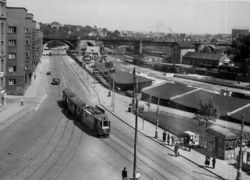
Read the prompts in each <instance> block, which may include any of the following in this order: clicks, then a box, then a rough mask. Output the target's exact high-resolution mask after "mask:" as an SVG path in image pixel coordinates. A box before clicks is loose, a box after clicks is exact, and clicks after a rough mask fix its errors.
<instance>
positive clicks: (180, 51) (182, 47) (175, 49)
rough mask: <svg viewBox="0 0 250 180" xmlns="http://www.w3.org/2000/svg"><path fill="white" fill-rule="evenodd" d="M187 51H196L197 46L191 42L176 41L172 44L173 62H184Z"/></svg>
mask: <svg viewBox="0 0 250 180" xmlns="http://www.w3.org/2000/svg"><path fill="white" fill-rule="evenodd" d="M187 52H195V46H194V44H192V43H191V42H176V43H174V45H173V46H172V53H171V54H172V57H171V63H174V64H182V57H183V56H184V55H185V54H186V53H187Z"/></svg>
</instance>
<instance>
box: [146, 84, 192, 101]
mask: <svg viewBox="0 0 250 180" xmlns="http://www.w3.org/2000/svg"><path fill="white" fill-rule="evenodd" d="M194 89H195V88H192V87H187V86H185V85H181V84H175V83H164V84H161V85H159V86H155V87H152V88H147V89H146V90H143V91H142V92H143V93H145V94H149V95H151V96H153V97H159V98H161V99H166V100H169V99H170V98H171V97H173V96H176V95H180V94H183V93H186V92H189V91H192V90H194Z"/></svg>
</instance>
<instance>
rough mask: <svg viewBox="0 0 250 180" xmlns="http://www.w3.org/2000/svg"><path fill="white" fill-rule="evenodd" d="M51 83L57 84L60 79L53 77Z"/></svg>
mask: <svg viewBox="0 0 250 180" xmlns="http://www.w3.org/2000/svg"><path fill="white" fill-rule="evenodd" d="M51 84H52V85H58V84H60V79H59V78H53V79H52V82H51Z"/></svg>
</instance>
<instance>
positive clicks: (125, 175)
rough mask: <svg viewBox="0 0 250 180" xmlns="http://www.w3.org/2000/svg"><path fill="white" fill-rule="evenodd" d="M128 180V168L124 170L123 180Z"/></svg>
mask: <svg viewBox="0 0 250 180" xmlns="http://www.w3.org/2000/svg"><path fill="white" fill-rule="evenodd" d="M127 178H128V173H127V170H126V167H124V168H123V170H122V180H127Z"/></svg>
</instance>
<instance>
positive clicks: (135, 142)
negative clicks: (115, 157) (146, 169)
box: [133, 68, 138, 180]
mask: <svg viewBox="0 0 250 180" xmlns="http://www.w3.org/2000/svg"><path fill="white" fill-rule="evenodd" d="M133 76H134V97H133V98H134V101H135V137H134V164H133V180H136V145H137V119H138V117H137V116H138V99H137V91H138V89H137V88H138V87H137V82H136V75H135V68H134V70H133Z"/></svg>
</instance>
